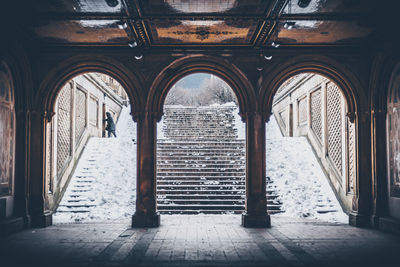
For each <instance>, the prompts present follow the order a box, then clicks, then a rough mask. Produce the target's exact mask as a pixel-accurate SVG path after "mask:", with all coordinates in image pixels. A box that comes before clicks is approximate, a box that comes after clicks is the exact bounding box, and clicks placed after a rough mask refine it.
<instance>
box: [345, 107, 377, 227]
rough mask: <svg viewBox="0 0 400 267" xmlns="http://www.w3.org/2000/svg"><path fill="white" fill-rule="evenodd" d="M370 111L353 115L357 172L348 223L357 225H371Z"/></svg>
mask: <svg viewBox="0 0 400 267" xmlns="http://www.w3.org/2000/svg"><path fill="white" fill-rule="evenodd" d="M370 122H371V120H370V112H368V111H364V112H359V113H358V114H356V116H355V123H356V127H357V128H356V129H357V158H358V166H357V167H358V172H357V178H356V179H355V180H356V181H355V185H354V197H353V201H352V209H351V212H350V214H349V224H350V225H354V226H358V227H367V226H370V225H371V222H370V219H371V218H370V216H371V206H372V198H371V194H372V190H371V186H372V184H371V149H370V148H371V124H370Z"/></svg>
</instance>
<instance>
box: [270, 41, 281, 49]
mask: <svg viewBox="0 0 400 267" xmlns="http://www.w3.org/2000/svg"><path fill="white" fill-rule="evenodd" d="M271 45H272V47H275V48H278V47H279V46H280V44H278V43H275V42H272V44H271Z"/></svg>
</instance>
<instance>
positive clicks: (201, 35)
mask: <svg viewBox="0 0 400 267" xmlns="http://www.w3.org/2000/svg"><path fill="white" fill-rule="evenodd" d="M30 1H31V6H32V8H33V13H34V18H33V21H32V22H31V23H29V33H30V34H31V35H32V36H33V38H34V39H35V40H37V41H38V42H40V43H45V44H48V45H63V46H92V45H99V46H127V45H128V43H131V44H132V43H134V46H136V44H137V47H173V48H176V47H178V48H179V47H200V48H201V47H209V46H221V47H236V46H239V47H265V46H270V45H271V44H272V42H275V43H279V44H280V45H281V46H343V45H345V46H347V45H357V44H360V43H362V42H364V41H365V40H367V39H368V37H369V36H371V35H372V34H373V32H374V30H375V26H374V24H373V23H371V20H370V18H371V14H373V12H374V8H376V5H377V4H376V1H372V0H311V1H310V0H291V1H288V0H148V1H145V0H30ZM288 25H289V26H288Z"/></svg>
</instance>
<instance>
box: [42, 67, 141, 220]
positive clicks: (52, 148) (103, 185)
mask: <svg viewBox="0 0 400 267" xmlns="http://www.w3.org/2000/svg"><path fill="white" fill-rule="evenodd" d="M131 104H134V103H131V101H130V98H129V96H128V93H127V91H126V89H125V88H123V86H122V85H121V84H120V83H119V81H118V80H116V79H115V78H113V77H112V76H109V75H107V74H103V73H99V72H85V73H80V74H78V75H75V76H74V77H73V78H71V79H70V80H68V81H67V82H65V83H64V84H63V85H62V86H61V87H60V88H59V89H58V91H57V96H56V97H55V99H54V104H53V107H54V116H52V118H51V120H50V121H47V122H46V133H45V136H46V140H45V144H46V146H45V149H46V151H45V155H46V158H45V166H46V168H45V201H46V202H45V203H46V209H49V210H51V211H53V212H55V213H54V214H53V220H54V222H55V223H73V222H94V221H110V220H115V219H117V218H118V219H121V218H127V219H128V218H130V216H131V215H132V214H133V213H134V206H135V205H134V202H135V192H136V164H135V163H136V124H135V123H134V122H133V120H132V117H131V115H130V112H131V110H132V108H131V107H130V105H131ZM111 121H112V122H111ZM107 137H111V138H107Z"/></svg>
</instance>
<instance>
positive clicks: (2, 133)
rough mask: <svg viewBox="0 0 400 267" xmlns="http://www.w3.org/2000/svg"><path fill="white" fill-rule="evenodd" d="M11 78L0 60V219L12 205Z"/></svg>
mask: <svg viewBox="0 0 400 267" xmlns="http://www.w3.org/2000/svg"><path fill="white" fill-rule="evenodd" d="M13 93H14V92H13V80H12V76H11V72H10V70H9V68H8V66H7V65H6V63H4V62H0V220H1V219H5V218H8V217H10V216H11V214H12V210H13V205H14V199H13V195H14V190H13V187H14V158H15V113H14V95H13Z"/></svg>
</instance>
